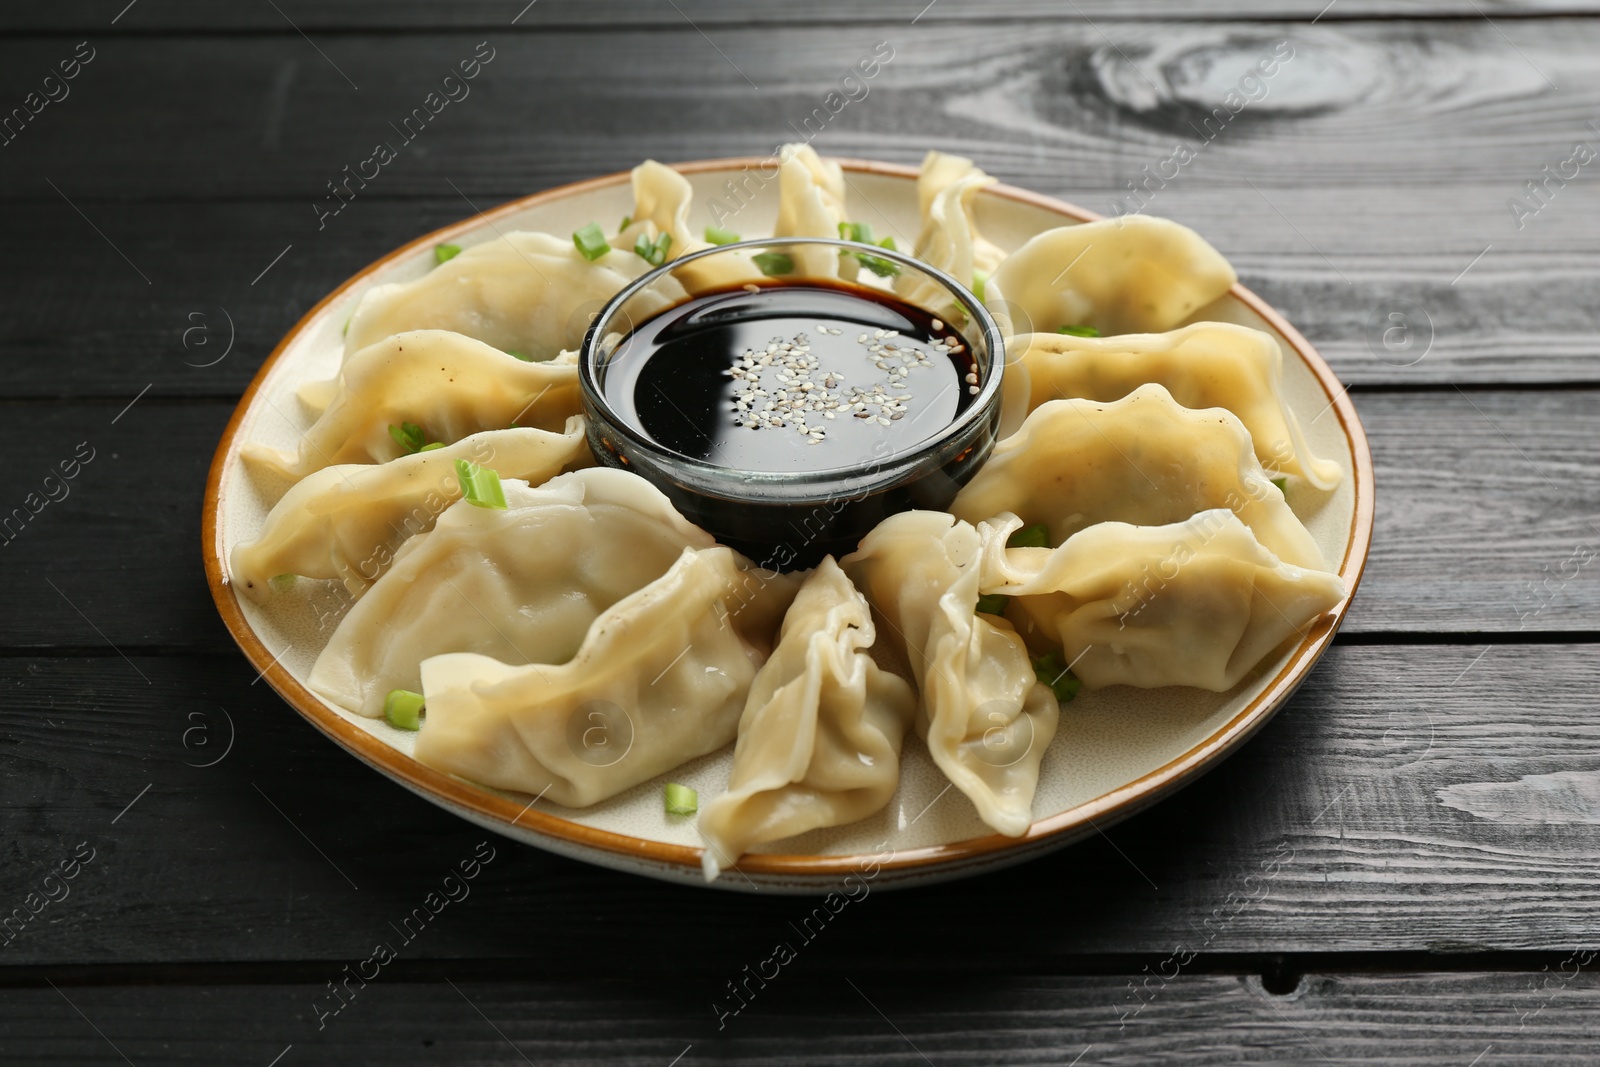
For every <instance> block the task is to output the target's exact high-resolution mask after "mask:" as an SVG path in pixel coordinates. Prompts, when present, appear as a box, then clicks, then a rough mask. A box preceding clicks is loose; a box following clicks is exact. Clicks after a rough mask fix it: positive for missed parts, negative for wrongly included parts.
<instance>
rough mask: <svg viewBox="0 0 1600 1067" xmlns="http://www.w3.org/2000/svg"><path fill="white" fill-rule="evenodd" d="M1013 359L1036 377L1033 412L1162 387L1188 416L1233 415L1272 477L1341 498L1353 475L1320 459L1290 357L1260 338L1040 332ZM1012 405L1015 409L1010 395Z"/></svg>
mask: <svg viewBox="0 0 1600 1067" xmlns="http://www.w3.org/2000/svg"><path fill="white" fill-rule="evenodd" d="M1006 354H1007V356H1008V358H1010V357H1013V355H1014V356H1015V358H1016V359H1017V360H1018V361H1019V362H1020V363H1021V364H1022V365H1023V367H1025V368H1026V370H1027V377H1028V383H1029V385H1028V387H1029V393H1030V395H1029V397H1028V400H1027V404H1028V410H1029V411H1032V410H1033V409H1035V408H1037V407H1039V406H1040V405H1041V404H1044V403H1047V402H1049V401H1051V400H1061V399H1068V398H1076V399H1083V400H1099V401H1107V400H1120V399H1122V398H1123V397H1125V396H1127V395H1128V394H1129V393H1131V392H1133V391H1134V390H1135V389H1137V388H1138V387H1139V386H1141V385H1144V384H1146V383H1148V382H1155V383H1156V384H1158V385H1160V386H1162V387H1163V388H1165V389H1166V390H1167V391H1168V392H1169V393H1171V394H1172V398H1173V399H1174V400H1176V401H1177V402H1178V403H1180V404H1182V405H1183V406H1184V407H1186V408H1226V409H1227V410H1229V411H1231V412H1233V413H1234V414H1235V415H1237V416H1239V421H1240V422H1242V423H1244V426H1245V429H1247V430H1249V431H1250V438H1251V440H1252V441H1253V442H1254V444H1255V451H1256V458H1257V459H1259V460H1260V461H1261V463H1262V466H1263V467H1265V468H1266V469H1267V470H1268V471H1269V472H1273V473H1280V472H1281V473H1283V474H1287V475H1292V476H1298V477H1300V478H1304V479H1305V480H1306V481H1307V482H1309V483H1310V484H1311V485H1312V486H1314V487H1316V488H1317V489H1332V488H1333V487H1334V486H1336V485H1338V484H1339V480H1340V479H1341V478H1342V477H1343V476H1344V471H1343V469H1342V468H1341V467H1340V466H1339V464H1337V463H1335V462H1334V461H1333V460H1329V459H1318V458H1317V457H1316V456H1314V455H1312V453H1311V448H1310V446H1309V445H1308V444H1307V443H1306V437H1305V432H1304V431H1303V430H1302V429H1301V427H1300V420H1299V419H1298V418H1296V417H1295V414H1294V412H1293V411H1291V410H1290V409H1289V405H1288V404H1287V403H1286V402H1285V401H1284V397H1283V350H1282V349H1281V348H1280V347H1279V346H1278V339H1277V338H1275V337H1273V336H1272V335H1271V334H1269V333H1263V332H1262V331H1261V330H1252V329H1250V328H1249V327H1248V326H1235V325H1233V324H1232V323H1226V322H1199V323H1195V324H1194V325H1193V326H1185V327H1183V328H1182V329H1178V330H1173V331H1171V332H1169V333H1130V334H1119V335H1117V336H1114V337H1074V336H1070V335H1066V334H1059V333H1031V334H1025V335H1023V336H1022V337H1018V338H1013V339H1012V341H1011V342H1010V343H1009V344H1008V345H1007V346H1006ZM1006 373H1007V374H1008V375H1009V374H1010V373H1011V368H1010V367H1007V369H1006ZM1005 403H1006V404H1007V405H1008V406H1010V405H1012V404H1014V403H1015V398H1014V396H1013V395H1012V394H1011V393H1010V392H1008V393H1007V394H1006V397H1005ZM1006 414H1007V416H1013V414H1014V413H1013V412H1011V411H1008V412H1007V413H1006ZM1016 421H1018V422H1020V418H1017V420H1016Z"/></svg>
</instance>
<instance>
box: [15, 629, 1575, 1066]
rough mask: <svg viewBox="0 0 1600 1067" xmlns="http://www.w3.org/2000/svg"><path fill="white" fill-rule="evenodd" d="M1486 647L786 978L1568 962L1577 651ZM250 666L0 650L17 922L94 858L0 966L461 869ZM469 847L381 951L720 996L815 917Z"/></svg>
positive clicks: (210, 951)
mask: <svg viewBox="0 0 1600 1067" xmlns="http://www.w3.org/2000/svg"><path fill="white" fill-rule="evenodd" d="M1480 651H1481V649H1479V648H1474V647H1472V646H1453V647H1452V646H1444V647H1441V646H1431V645H1421V646H1419V645H1409V646H1395V647H1371V646H1356V647H1351V646H1342V647H1337V648H1335V649H1334V650H1333V651H1332V652H1331V653H1330V654H1329V656H1328V658H1327V659H1326V660H1325V661H1324V663H1323V664H1322V665H1321V666H1320V667H1319V668H1318V670H1317V672H1316V673H1315V674H1314V676H1313V677H1312V678H1311V679H1310V680H1309V681H1308V682H1307V684H1306V685H1305V686H1304V687H1302V689H1301V690H1300V692H1299V694H1297V695H1296V697H1295V698H1294V699H1293V701H1292V702H1291V703H1290V704H1289V705H1288V707H1287V708H1286V709H1285V710H1284V711H1283V712H1281V713H1280V714H1279V716H1278V717H1277V718H1276V719H1275V720H1274V721H1273V722H1272V723H1271V724H1270V725H1268V726H1267V728H1266V729H1264V730H1263V731H1262V733H1261V734H1260V735H1259V736H1258V738H1257V739H1255V740H1254V741H1252V742H1251V743H1250V744H1249V745H1247V746H1246V747H1245V748H1244V749H1243V750H1242V751H1241V752H1239V753H1238V754H1237V755H1235V756H1234V757H1232V758H1231V759H1230V760H1229V761H1228V762H1227V763H1226V764H1225V765H1224V766H1223V767H1221V768H1220V769H1219V770H1217V771H1215V772H1213V773H1212V774H1210V775H1208V776H1207V777H1205V778H1203V779H1201V780H1200V781H1199V782H1197V783H1195V784H1193V785H1192V786H1190V787H1189V788H1188V789H1187V790H1186V791H1185V792H1184V793H1183V795H1182V797H1181V799H1179V800H1176V801H1172V802H1168V803H1164V804H1159V805H1157V806H1156V807H1154V808H1152V809H1150V810H1149V811H1147V812H1145V813H1142V814H1140V815H1138V816H1136V817H1135V818H1134V819H1132V820H1130V821H1128V822H1126V823H1123V824H1120V825H1118V826H1116V827H1114V828H1109V829H1107V831H1106V833H1107V834H1109V837H1103V836H1102V837H1096V838H1092V839H1090V840H1088V841H1086V842H1084V843H1082V844H1080V845H1077V846H1075V847H1073V848H1070V849H1068V850H1065V851H1062V852H1058V853H1055V854H1053V855H1050V856H1046V857H1043V858H1041V859H1038V860H1036V861H1033V862H1030V863H1027V864H1025V865H1022V866H1020V867H1017V868H1013V869H1011V870H1009V871H1002V872H997V873H994V874H991V875H986V876H984V877H981V878H976V879H971V880H967V881H963V882H959V883H955V884H951V885H945V886H934V887H928V888H925V889H917V890H909V891H900V892H896V893H894V894H878V893H870V894H868V895H867V896H865V897H863V898H861V899H859V900H857V901H856V902H855V904H854V905H852V906H851V907H850V908H849V910H847V911H844V912H841V914H840V916H839V922H840V924H841V925H842V924H846V923H847V924H848V930H849V933H848V934H846V935H843V936H836V937H826V938H824V937H820V936H818V937H816V938H815V943H814V944H808V946H807V952H806V955H807V958H808V960H809V961H812V962H814V963H815V964H816V965H817V966H821V967H826V968H832V969H841V968H845V967H859V968H862V969H865V970H872V969H897V968H903V969H905V971H907V972H909V973H948V972H951V971H957V972H961V973H967V974H1016V973H1050V972H1054V971H1057V970H1059V969H1061V968H1067V969H1069V970H1070V969H1071V968H1073V967H1081V966H1082V964H1074V963H1072V962H1071V961H1073V960H1081V959H1082V958H1083V957H1086V956H1097V957H1127V956H1139V957H1140V958H1141V959H1145V958H1148V959H1152V960H1154V961H1160V960H1162V959H1164V958H1166V957H1168V956H1170V955H1173V954H1177V955H1180V956H1183V955H1186V954H1187V955H1194V954H1203V955H1204V956H1205V957H1206V958H1208V959H1209V958H1211V957H1219V956H1227V955H1229V954H1251V953H1257V954H1259V953H1296V952H1307V953H1317V952H1324V953H1325V952H1409V953H1462V952H1478V953H1483V952H1490V951H1508V950H1528V951H1539V952H1546V953H1551V952H1561V953H1565V952H1567V951H1570V950H1571V949H1572V948H1573V946H1575V945H1580V946H1587V945H1593V944H1594V943H1595V941H1596V939H1597V937H1600V931H1597V929H1596V926H1595V922H1594V915H1595V912H1596V908H1597V907H1600V886H1597V884H1596V882H1595V879H1594V870H1595V869H1596V864H1597V863H1600V804H1597V802H1596V800H1595V797H1596V796H1597V792H1596V789H1597V786H1596V783H1597V782H1600V776H1597V774H1596V771H1595V764H1594V750H1595V746H1596V744H1597V742H1600V725H1597V724H1596V722H1595V721H1594V716H1593V696H1594V693H1595V691H1596V686H1597V684H1600V658H1597V657H1596V656H1595V655H1594V646H1593V645H1536V646H1507V647H1494V648H1491V649H1490V650H1488V652H1487V653H1485V654H1483V655H1482V656H1481V657H1480ZM253 676H254V672H253V671H252V670H250V669H249V668H248V667H247V666H246V665H244V664H243V663H242V662H240V661H239V660H237V659H234V658H231V657H205V658H193V657H171V658H153V657H136V658H135V659H134V660H133V661H132V663H131V664H130V663H128V662H124V661H122V660H120V659H118V658H116V657H115V656H109V657H99V658H95V659H76V658H75V659H61V658H43V659H35V658H31V657H13V658H6V659H0V686H3V688H4V691H5V692H6V693H7V694H9V696H8V699H7V700H6V701H5V703H4V704H3V705H0V798H3V804H0V808H3V810H5V811H6V812H7V813H8V816H7V831H8V839H9V840H10V842H11V846H10V852H9V855H8V864H7V869H8V871H9V872H10V876H9V877H8V879H7V885H8V886H10V887H11V891H10V892H11V896H12V897H13V898H14V899H13V900H12V901H11V904H10V906H16V905H17V904H20V903H22V898H23V896H24V895H25V894H26V892H27V891H29V890H30V889H32V888H33V887H34V886H35V885H36V884H43V878H44V876H45V875H46V874H48V873H49V872H50V871H52V870H54V869H55V868H56V867H57V865H58V864H59V863H60V861H61V860H63V859H65V858H67V857H69V856H70V855H71V854H72V852H73V850H74V848H75V846H77V845H78V844H79V843H80V842H88V847H89V848H92V849H93V850H95V857H94V859H93V860H92V861H91V862H89V863H88V864H87V865H85V866H83V867H82V869H81V871H80V872H79V874H78V877H77V878H76V880H75V881H73V882H72V883H71V893H70V895H69V896H68V897H67V898H66V899H63V900H61V901H60V902H59V903H53V904H50V905H48V910H47V911H46V912H45V913H44V914H42V915H41V916H40V918H39V919H36V920H34V921H33V922H31V923H30V924H28V925H27V926H25V927H24V928H23V929H22V931H21V933H20V934H18V935H16V936H14V937H13V938H12V940H11V941H10V942H9V943H8V944H7V945H6V947H5V952H6V955H5V957H4V960H3V961H0V963H3V964H4V965H5V966H11V967H20V966H43V965H67V964H92V963H97V962H101V961H105V960H116V961H119V962H122V963H126V964H133V963H162V964H171V963H195V964H199V963H210V962H227V961H294V960H302V961H303V960H327V961H345V960H359V959H362V958H364V957H365V956H366V955H367V954H368V953H369V952H370V951H371V950H372V946H373V944H374V943H375V942H376V940H378V939H383V938H388V937H390V936H391V931H392V927H391V925H390V923H391V922H397V921H398V919H399V918H400V917H403V916H405V915H406V914H408V913H409V912H410V910H411V909H412V908H413V907H414V906H416V905H417V904H418V902H420V901H421V900H423V898H424V896H425V895H426V894H427V893H428V892H429V891H431V890H433V889H435V888H437V887H438V885H439V884H440V880H441V879H442V878H443V877H444V876H445V875H446V874H448V873H450V872H451V871H452V870H453V869H455V867H456V865H457V863H458V861H460V860H462V859H465V858H468V857H470V856H472V855H473V853H474V850H475V848H476V845H477V843H478V842H480V841H482V840H484V839H485V835H484V832H483V831H481V830H478V829H476V828H474V827H472V826H469V825H468V824H466V823H465V822H462V821H460V820H458V819H456V818H454V817H452V816H450V815H448V814H446V813H444V812H443V811H440V810H439V809H436V808H434V807H432V806H430V805H428V804H427V803H425V802H423V801H422V800H420V799H418V798H416V797H414V796H412V795H411V794H410V793H408V792H406V791H405V790H403V789H401V788H400V787H398V786H395V785H393V784H391V783H390V782H388V781H387V780H386V779H383V778H381V777H379V776H378V775H377V774H374V773H373V772H371V771H369V770H367V769H365V768H363V767H361V766H359V765H358V764H357V763H356V762H354V761H353V760H351V759H350V758H348V757H347V756H345V755H344V754H343V753H341V752H340V751H339V750H337V749H336V748H335V747H334V746H333V745H332V744H331V743H329V742H327V741H326V740H324V739H323V738H322V737H321V735H320V734H317V733H316V732H315V731H314V730H313V729H312V728H311V727H310V726H309V725H307V724H305V723H304V722H303V721H301V720H300V719H299V717H298V716H296V715H294V714H293V713H292V712H290V711H289V709H288V708H287V707H285V706H284V705H282V704H281V703H280V702H279V700H278V698H277V697H276V696H275V695H274V694H272V693H271V692H269V691H268V690H267V688H266V686H265V685H252V684H251V682H252V678H253ZM1489 694H1492V697H1489ZM223 709H225V710H226V715H224V714H223ZM1070 713H1071V712H1070V709H1069V711H1068V714H1070ZM229 723H231V727H232V728H231V736H232V737H233V744H232V746H231V748H228V747H226V745H227V741H228V738H229V736H230V729H229ZM201 742H205V743H204V744H202V743H201ZM205 763H214V764H215V765H214V766H209V767H206V766H194V765H196V764H205ZM130 805H131V806H130ZM493 847H494V849H495V851H496V855H495V858H494V859H493V860H492V861H490V862H489V863H487V864H486V865H485V867H484V869H483V870H482V872H481V873H480V876H479V877H478V878H477V879H476V881H474V882H473V883H472V887H471V894H470V896H469V897H467V898H466V899H465V900H463V901H461V902H459V903H458V904H454V905H449V906H448V907H447V909H446V910H445V911H443V912H442V913H441V914H440V916H439V918H438V920H437V921H436V922H435V923H433V925H430V926H428V927H427V928H426V930H425V931H424V933H425V936H417V937H416V939H415V943H414V944H409V945H407V947H406V950H405V952H404V954H403V955H404V958H405V960H406V961H408V962H414V961H421V960H428V959H433V960H448V959H480V960H492V959H529V960H542V961H545V962H544V964H543V965H542V966H544V967H547V968H549V967H558V968H559V969H560V973H562V974H563V975H565V976H567V977H569V978H572V979H573V980H576V979H578V978H583V977H587V978H596V977H609V976H615V975H617V974H619V973H629V974H638V975H645V974H656V975H672V976H675V977H674V979H673V980H674V981H676V976H677V975H680V974H690V973H692V974H707V973H710V974H712V975H720V974H722V973H723V972H728V973H733V972H737V971H738V969H739V968H740V967H742V966H743V964H744V963H746V962H751V961H754V960H758V959H760V958H762V957H764V956H765V955H766V954H767V953H768V952H770V950H771V945H772V944H773V942H774V939H775V938H780V937H787V936H789V933H790V931H791V927H790V926H789V923H791V922H798V921H799V919H800V918H802V917H803V916H805V915H806V914H809V912H810V910H811V908H812V907H813V906H814V905H815V903H816V902H815V901H806V900H802V899H796V898H792V897H789V898H780V897H751V896H744V895H735V894H727V893H721V892H709V891H702V890H699V889H694V888H688V887H675V886H668V885H663V884H659V883H655V882H652V881H648V880H645V879H642V878H637V877H633V876H627V875H618V874H612V873H609V872H606V871H602V870H599V869H597V868H592V867H589V866H586V865H584V864H580V863H577V862H575V861H569V860H564V859H560V858H558V857H555V856H551V855H547V854H545V853H543V852H540V851H538V850H535V849H531V848H524V847H522V846H519V845H516V844H513V843H511V842H508V841H502V840H499V839H496V840H495V841H494V843H493ZM1019 902H1029V903H1028V904H1026V905H1022V906H1020V907H1019ZM957 914H959V915H961V916H963V917H968V918H971V919H972V920H973V921H970V922H957V921H953V920H952V918H951V916H952V915H957ZM1023 916H1026V917H1027V918H1026V923H1027V925H1026V928H1025V929H1026V933H1025V934H1023V933H1019V932H1017V929H1016V927H1015V926H1014V924H1015V923H1017V922H1021V921H1023V918H1022V917H1023ZM979 917H986V919H985V921H978V918H979ZM930 931H937V935H936V936H931V935H930ZM1006 931H1012V932H1006ZM1419 958H1420V957H1419ZM871 961H877V962H871ZM334 969H335V970H337V966H335V967H334ZM1134 969H1135V970H1137V969H1138V966H1135V967H1134ZM521 973H524V974H526V973H527V972H521ZM502 976H504V975H502ZM329 977H332V976H331V975H330V976H329ZM0 999H4V998H0ZM680 1047H681V1046H680ZM263 1062H264V1061H263Z"/></svg>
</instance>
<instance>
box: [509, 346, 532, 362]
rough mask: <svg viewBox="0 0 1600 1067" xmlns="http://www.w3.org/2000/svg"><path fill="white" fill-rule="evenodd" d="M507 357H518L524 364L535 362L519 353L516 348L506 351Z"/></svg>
mask: <svg viewBox="0 0 1600 1067" xmlns="http://www.w3.org/2000/svg"><path fill="white" fill-rule="evenodd" d="M506 355H508V356H516V357H517V358H518V359H520V360H522V362H524V363H532V362H533V361H532V360H531V359H529V358H528V357H527V356H525V355H523V354H522V353H521V352H518V351H517V350H516V349H515V348H508V349H506Z"/></svg>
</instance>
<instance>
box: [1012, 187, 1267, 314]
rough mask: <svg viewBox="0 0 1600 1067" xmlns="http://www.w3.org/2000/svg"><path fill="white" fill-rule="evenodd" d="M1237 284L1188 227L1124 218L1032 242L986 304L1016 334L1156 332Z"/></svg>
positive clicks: (1214, 253)
mask: <svg viewBox="0 0 1600 1067" xmlns="http://www.w3.org/2000/svg"><path fill="white" fill-rule="evenodd" d="M1236 280H1237V276H1236V275H1235V274H1234V272H1233V267H1231V266H1230V265H1229V264H1228V261H1227V260H1226V259H1223V258H1222V254H1221V253H1220V252H1218V251H1217V250H1216V249H1215V248H1212V247H1211V246H1210V245H1209V244H1207V243H1206V242H1205V240H1204V239H1203V238H1202V237H1201V236H1200V235H1199V234H1197V233H1195V232H1194V231H1193V230H1191V229H1189V228H1188V227H1187V226H1181V225H1179V224H1178V223H1176V222H1172V221H1170V220H1168V219H1157V218H1150V217H1148V216H1145V215H1124V216H1122V217H1121V218H1116V219H1102V220H1100V221H1099V222H1085V223H1080V224H1079V225H1076V226H1060V227H1057V228H1056V229H1053V230H1046V231H1045V232H1043V233H1041V234H1038V235H1036V236H1035V237H1033V238H1032V239H1031V240H1029V241H1028V242H1027V243H1026V244H1024V245H1023V246H1022V247H1021V248H1019V249H1017V250H1016V251H1015V252H1013V253H1011V255H1010V256H1009V257H1007V259H1006V261H1005V262H1004V263H1001V264H1000V266H999V267H997V268H996V269H995V272H994V273H993V274H992V275H990V277H989V280H988V282H987V283H985V288H984V303H985V304H986V305H988V307H989V309H990V310H991V311H993V312H994V314H995V317H996V318H997V319H999V320H1001V324H1002V326H1003V327H1004V328H1006V329H1007V331H1008V332H1009V333H1012V334H1024V333H1054V332H1056V330H1058V329H1060V328H1061V327H1062V326H1092V327H1094V328H1095V329H1097V330H1099V331H1100V332H1101V333H1102V334H1107V335H1109V334H1116V333H1159V332H1161V331H1162V330H1170V329H1172V328H1173V327H1175V326H1177V325H1179V324H1180V323H1182V322H1183V321H1184V320H1185V319H1187V318H1188V317H1189V316H1191V315H1193V314H1194V313H1195V312H1196V311H1198V310H1200V309H1201V308H1203V307H1205V306H1206V305H1207V304H1209V303H1211V301H1213V300H1215V299H1216V298H1217V297H1219V296H1221V295H1222V294H1223V293H1226V292H1227V291H1228V289H1229V288H1230V287H1232V285H1233V283H1234V282H1235V281H1236Z"/></svg>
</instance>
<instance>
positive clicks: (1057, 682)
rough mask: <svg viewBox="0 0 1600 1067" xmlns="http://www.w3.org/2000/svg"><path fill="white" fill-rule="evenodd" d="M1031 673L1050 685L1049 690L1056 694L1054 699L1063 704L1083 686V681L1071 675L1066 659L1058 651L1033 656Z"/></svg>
mask: <svg viewBox="0 0 1600 1067" xmlns="http://www.w3.org/2000/svg"><path fill="white" fill-rule="evenodd" d="M1033 673H1034V675H1035V677H1037V678H1038V679H1039V681H1041V682H1043V683H1044V684H1045V685H1047V686H1049V687H1050V691H1051V692H1052V693H1054V694H1055V695H1056V700H1058V701H1060V702H1061V703H1063V704H1065V703H1066V702H1067V701H1069V700H1071V699H1072V698H1073V697H1075V696H1077V695H1078V690H1079V689H1082V688H1083V683H1082V682H1080V681H1078V679H1077V678H1075V677H1073V674H1072V670H1071V668H1069V667H1068V666H1067V661H1066V660H1065V659H1063V658H1062V656H1061V653H1059V652H1047V653H1045V654H1044V655H1042V656H1034V657H1033Z"/></svg>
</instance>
